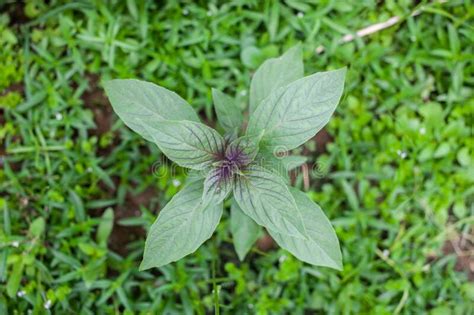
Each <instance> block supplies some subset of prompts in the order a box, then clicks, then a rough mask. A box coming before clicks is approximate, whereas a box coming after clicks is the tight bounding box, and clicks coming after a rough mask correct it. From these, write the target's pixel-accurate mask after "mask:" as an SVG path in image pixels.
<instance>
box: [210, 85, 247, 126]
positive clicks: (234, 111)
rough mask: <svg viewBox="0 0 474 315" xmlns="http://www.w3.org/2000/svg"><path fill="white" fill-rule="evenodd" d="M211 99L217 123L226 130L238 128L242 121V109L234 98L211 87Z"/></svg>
mask: <svg viewBox="0 0 474 315" xmlns="http://www.w3.org/2000/svg"><path fill="white" fill-rule="evenodd" d="M212 99H213V100H214V107H215V109H216V113H217V120H218V121H219V124H220V125H221V126H222V128H224V130H225V131H227V132H232V131H234V130H238V129H240V127H242V123H243V121H244V116H243V115H242V111H241V109H240V108H239V106H238V105H237V103H236V102H235V100H234V99H233V98H232V97H230V96H228V95H227V94H225V93H222V92H221V91H219V90H216V89H212Z"/></svg>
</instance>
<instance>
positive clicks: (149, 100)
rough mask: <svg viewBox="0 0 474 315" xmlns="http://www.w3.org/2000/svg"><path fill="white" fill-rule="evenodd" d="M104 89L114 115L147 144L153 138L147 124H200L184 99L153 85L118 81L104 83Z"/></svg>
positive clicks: (138, 81)
mask: <svg viewBox="0 0 474 315" xmlns="http://www.w3.org/2000/svg"><path fill="white" fill-rule="evenodd" d="M104 88H105V92H106V93H107V96H108V97H109V100H110V103H111V104H112V107H113V109H114V111H115V113H116V114H117V115H118V116H119V117H120V119H121V120H122V121H123V122H124V123H125V124H126V125H127V126H128V127H129V128H130V129H132V130H133V131H135V132H136V133H138V134H139V135H141V136H142V137H143V138H145V139H146V140H148V141H152V140H153V138H152V137H151V135H150V134H149V133H148V130H147V129H146V128H145V126H144V124H152V123H154V122H156V121H160V120H165V119H166V120H190V121H197V122H199V118H198V116H197V114H196V112H195V111H194V110H193V108H192V107H191V105H189V104H188V103H187V102H186V101H185V100H184V99H182V98H181V97H180V96H179V95H178V94H176V93H174V92H172V91H169V90H167V89H165V88H163V87H161V86H158V85H156V84H153V83H151V82H146V81H140V80H133V79H126V80H118V79H117V80H111V81H107V82H105V83H104Z"/></svg>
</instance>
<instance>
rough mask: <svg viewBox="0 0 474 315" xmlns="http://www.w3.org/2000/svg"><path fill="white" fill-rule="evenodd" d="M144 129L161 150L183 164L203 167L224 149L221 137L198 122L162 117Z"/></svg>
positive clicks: (184, 165)
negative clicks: (164, 118) (163, 118)
mask: <svg viewBox="0 0 474 315" xmlns="http://www.w3.org/2000/svg"><path fill="white" fill-rule="evenodd" d="M146 128H147V130H149V134H150V135H151V137H152V138H153V142H155V143H156V144H157V145H158V147H159V148H160V149H161V151H163V153H164V154H165V155H166V156H167V157H168V158H169V159H170V160H172V161H174V162H176V163H177V164H179V165H180V166H183V167H188V168H192V169H196V170H203V169H206V168H208V167H209V166H210V165H211V164H212V163H213V162H215V160H216V155H217V154H218V153H220V152H222V150H223V148H224V139H223V138H222V136H221V135H220V134H219V133H217V131H215V130H214V129H212V128H209V127H208V126H206V125H204V124H201V123H198V122H192V121H187V120H182V121H177V120H166V121H159V122H156V123H154V124H150V125H149V126H146Z"/></svg>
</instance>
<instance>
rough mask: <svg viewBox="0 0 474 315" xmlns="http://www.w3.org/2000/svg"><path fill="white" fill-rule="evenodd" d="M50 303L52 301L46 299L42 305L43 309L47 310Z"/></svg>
mask: <svg viewBox="0 0 474 315" xmlns="http://www.w3.org/2000/svg"><path fill="white" fill-rule="evenodd" d="M52 304H53V303H52V302H51V300H47V301H46V302H45V303H44V305H43V306H44V308H45V309H47V310H49V309H50V307H51V305H52Z"/></svg>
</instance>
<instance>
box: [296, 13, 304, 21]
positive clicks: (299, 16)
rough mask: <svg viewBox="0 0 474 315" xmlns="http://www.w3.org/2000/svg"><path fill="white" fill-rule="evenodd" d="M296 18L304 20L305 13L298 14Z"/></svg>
mask: <svg viewBox="0 0 474 315" xmlns="http://www.w3.org/2000/svg"><path fill="white" fill-rule="evenodd" d="M296 16H297V17H298V19H302V18H303V17H304V13H303V12H298V14H297V15H296Z"/></svg>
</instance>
